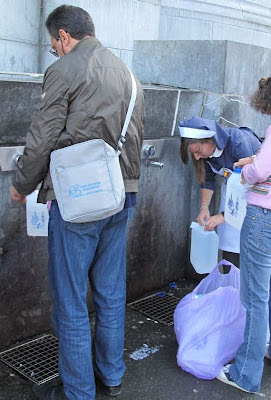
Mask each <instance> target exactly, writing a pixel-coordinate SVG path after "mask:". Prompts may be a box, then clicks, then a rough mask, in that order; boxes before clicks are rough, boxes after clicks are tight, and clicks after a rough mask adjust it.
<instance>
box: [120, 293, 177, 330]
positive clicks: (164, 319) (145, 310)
mask: <svg viewBox="0 0 271 400" xmlns="http://www.w3.org/2000/svg"><path fill="white" fill-rule="evenodd" d="M180 300H181V299H179V298H178V297H175V296H172V295H169V294H167V293H165V292H159V293H156V294H153V295H151V296H147V297H144V298H143V299H140V300H136V301H133V302H132V303H129V304H127V305H128V307H130V308H132V309H133V310H135V311H138V312H140V313H141V314H144V315H146V316H147V317H149V318H151V319H153V320H155V321H158V322H161V324H164V325H167V326H170V325H173V313H174V310H175V308H176V306H177V304H178V303H179V302H180Z"/></svg>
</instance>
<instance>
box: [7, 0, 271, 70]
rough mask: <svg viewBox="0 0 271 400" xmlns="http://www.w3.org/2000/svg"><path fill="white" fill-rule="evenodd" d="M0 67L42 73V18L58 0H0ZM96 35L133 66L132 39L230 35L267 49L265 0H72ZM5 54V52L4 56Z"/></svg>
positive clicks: (46, 57)
mask: <svg viewBox="0 0 271 400" xmlns="http://www.w3.org/2000/svg"><path fill="white" fill-rule="evenodd" d="M0 2H1V15H2V17H3V18H2V23H1V24H0V54H1V55H2V57H0V71H17V72H18V71H19V72H44V71H45V69H46V67H47V66H48V65H50V64H51V63H52V62H54V61H55V58H54V57H53V56H52V55H50V54H49V53H48V50H49V48H50V41H49V36H48V33H47V32H46V30H45V27H44V23H45V19H46V17H47V15H48V14H49V13H50V12H51V11H52V10H53V9H54V8H55V7H57V6H59V5H61V4H63V1H62V0H10V1H9V2H7V1H5V0H1V1H0ZM72 4H73V5H75V6H79V7H83V8H84V9H86V10H87V11H88V12H89V13H90V14H91V15H92V17H93V20H94V22H95V26H96V34H97V37H98V38H99V39H100V40H101V42H102V43H103V44H104V45H105V46H106V47H108V48H109V49H110V50H111V51H112V52H114V53H115V54H116V55H117V56H118V57H120V58H121V59H122V60H123V61H124V62H125V63H126V64H127V65H128V66H130V67H131V66H132V58H133V43H134V40H159V39H160V40H231V41H236V42H240V43H246V44H252V45H257V46H260V47H266V48H271V19H270V15H271V5H270V1H269V0H238V1H237V0H103V1H101V0H92V1H89V0H73V2H72ZM3 55H4V56H3Z"/></svg>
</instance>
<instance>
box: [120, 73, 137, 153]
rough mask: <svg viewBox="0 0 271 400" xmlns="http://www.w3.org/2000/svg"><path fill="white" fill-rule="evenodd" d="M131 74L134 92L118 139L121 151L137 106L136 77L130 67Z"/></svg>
mask: <svg viewBox="0 0 271 400" xmlns="http://www.w3.org/2000/svg"><path fill="white" fill-rule="evenodd" d="M128 70H129V72H130V75H131V79H132V94H131V99H130V104H129V107H128V111H127V115H126V118H125V121H124V125H123V128H122V132H121V135H120V138H119V141H118V151H119V153H120V152H121V149H122V146H123V144H124V143H125V142H126V139H125V136H126V132H127V128H128V126H129V123H130V119H131V116H132V113H133V110H134V106H135V100H136V94H137V87H136V81H135V77H134V75H133V73H132V71H131V70H130V69H129V68H128Z"/></svg>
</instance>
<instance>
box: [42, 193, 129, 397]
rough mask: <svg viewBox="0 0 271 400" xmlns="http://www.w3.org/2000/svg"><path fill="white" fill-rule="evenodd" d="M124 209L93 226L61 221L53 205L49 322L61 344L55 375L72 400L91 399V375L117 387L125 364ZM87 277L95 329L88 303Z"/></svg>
mask: <svg viewBox="0 0 271 400" xmlns="http://www.w3.org/2000/svg"><path fill="white" fill-rule="evenodd" d="M127 219H128V209H127V208H124V209H123V210H122V211H121V212H119V213H118V214H116V215H114V216H112V217H109V218H106V219H103V220H99V221H95V222H88V223H82V224H76V223H69V222H65V221H64V220H63V219H62V217H61V215H60V213H59V209H58V205H57V202H56V201H53V202H52V205H51V209H50V219H49V265H48V272H49V285H50V291H51V296H52V300H53V313H52V321H53V327H54V330H55V332H56V335H57V337H58V340H59V364H58V368H59V375H60V378H61V380H62V381H63V384H64V392H65V394H66V396H67V397H68V398H69V399H70V400H94V399H95V383H94V370H95V372H96V374H97V375H98V377H100V379H101V380H102V382H103V383H104V384H106V385H109V386H116V385H119V384H120V382H121V379H122V376H123V374H124V371H125V365H124V361H123V357H122V356H123V346H124V323H125V301H126V225H127ZM88 275H89V276H90V282H91V289H92V295H93V301H94V306H95V310H96V324H95V325H96V326H95V335H94V340H93V345H94V346H93V358H94V365H93V364H92V350H91V332H90V322H89V314H88V308H87V304H86V296H87V284H88Z"/></svg>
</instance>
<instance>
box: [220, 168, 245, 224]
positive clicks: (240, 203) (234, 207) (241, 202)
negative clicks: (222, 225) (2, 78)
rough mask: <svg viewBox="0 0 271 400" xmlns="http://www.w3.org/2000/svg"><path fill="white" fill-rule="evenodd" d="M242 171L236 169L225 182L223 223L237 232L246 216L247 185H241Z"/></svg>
mask: <svg viewBox="0 0 271 400" xmlns="http://www.w3.org/2000/svg"><path fill="white" fill-rule="evenodd" d="M241 172H242V169H241V168H239V167H236V168H235V170H234V171H233V173H232V174H231V176H230V177H229V179H228V182H227V191H226V202H225V212H224V217H225V221H226V222H227V223H228V224H230V225H232V226H233V227H234V228H236V229H238V230H239V231H240V230H241V228H242V225H243V221H244V218H245V215H246V207H247V201H246V193H247V188H248V185H243V184H241Z"/></svg>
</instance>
